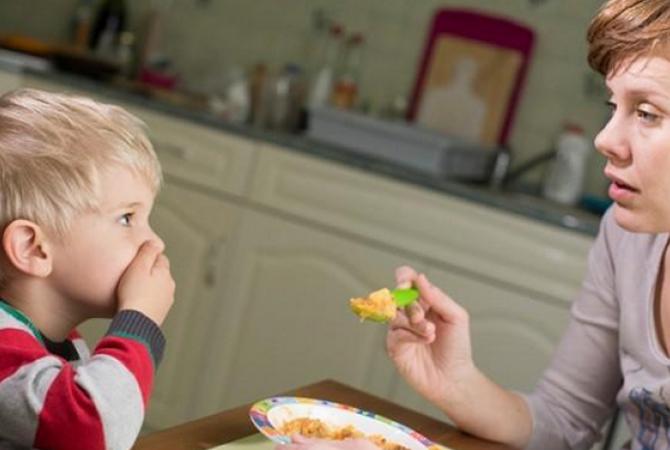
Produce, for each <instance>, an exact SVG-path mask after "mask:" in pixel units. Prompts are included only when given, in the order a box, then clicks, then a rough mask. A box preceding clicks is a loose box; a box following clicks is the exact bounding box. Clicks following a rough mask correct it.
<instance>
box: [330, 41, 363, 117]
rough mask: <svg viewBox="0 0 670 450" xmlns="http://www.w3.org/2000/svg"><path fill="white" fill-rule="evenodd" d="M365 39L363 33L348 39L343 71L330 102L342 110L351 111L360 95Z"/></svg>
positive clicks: (336, 82) (334, 87)
mask: <svg viewBox="0 0 670 450" xmlns="http://www.w3.org/2000/svg"><path fill="white" fill-rule="evenodd" d="M363 42H364V38H363V35H362V34H361V33H353V34H352V35H351V36H350V37H349V39H347V42H346V47H345V49H344V51H345V53H344V56H343V60H342V61H343V67H342V71H341V72H340V74H339V75H338V77H337V80H336V81H335V85H334V86H333V92H332V95H331V97H330V102H331V104H332V105H333V106H335V107H337V108H342V109H351V108H353V107H354V105H355V104H356V100H357V98H358V94H359V92H358V91H359V79H360V69H361V63H362V56H363Z"/></svg>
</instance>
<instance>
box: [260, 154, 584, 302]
mask: <svg viewBox="0 0 670 450" xmlns="http://www.w3.org/2000/svg"><path fill="white" fill-rule="evenodd" d="M251 196H252V198H253V199H254V200H255V201H257V202H260V203H263V204H264V205H267V206H269V207H272V208H278V209H281V210H284V211H287V212H290V213H292V214H295V215H298V216H301V217H303V218H305V219H306V220H310V221H314V222H319V223H321V224H323V225H325V226H328V227H330V228H339V229H342V230H346V232H348V233H355V234H357V235H359V236H362V237H364V238H366V239H369V240H371V241H376V242H377V243H378V244H379V245H382V246H387V247H393V248H398V249H401V250H404V251H406V252H409V254H414V255H417V256H420V257H423V258H426V259H427V260H428V261H429V262H430V263H434V264H438V265H442V266H443V267H445V268H447V269H449V270H456V271H460V272H461V273H465V274H467V273H471V274H477V276H479V277H485V278H486V279H488V280H490V282H497V283H503V285H511V286H514V287H516V288H523V289H526V290H530V291H532V292H533V293H538V294H539V295H541V296H545V297H550V298H553V299H559V300H561V301H571V300H572V299H573V297H574V295H575V293H576V292H577V290H578V287H579V285H580V284H581V280H582V277H583V276H584V271H585V267H586V257H587V253H588V249H589V248H590V245H591V242H592V238H591V237H589V236H583V235H580V234H577V233H573V232H570V231H567V230H561V229H558V228H555V227H552V226H549V225H546V224H542V223H539V222H535V221H533V220H529V219H526V218H523V217H520V216H516V215H512V214H508V213H505V212H501V211H499V210H496V209H493V208H488V207H485V206H482V205H478V204H475V203H472V202H468V201H464V200H461V199H459V198H456V197H453V196H449V195H446V194H442V193H438V192H435V191H430V190H427V189H423V188H420V187H417V186H413V185H410V184H406V183H401V182H396V181H393V180H390V179H388V178H385V177H381V176H377V175H373V174H371V173H368V172H365V171H363V170H359V169H354V168H351V167H346V166H343V165H339V164H336V163H333V162H328V161H325V160H322V159H318V158H315V157H309V156H306V155H302V154H297V153H296V152H292V151H288V150H282V149H280V148H277V147H272V146H269V145H266V146H264V147H262V151H261V153H260V154H259V162H258V169H257V173H256V176H255V178H254V185H253V187H252V190H251Z"/></svg>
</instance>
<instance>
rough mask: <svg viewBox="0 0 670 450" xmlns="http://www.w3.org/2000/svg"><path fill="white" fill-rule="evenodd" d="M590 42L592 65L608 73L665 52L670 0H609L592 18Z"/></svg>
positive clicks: (669, 29) (669, 40)
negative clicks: (640, 59)
mask: <svg viewBox="0 0 670 450" xmlns="http://www.w3.org/2000/svg"><path fill="white" fill-rule="evenodd" d="M587 41H588V44H589V53H588V61H589V65H590V66H591V67H592V68H593V69H594V70H596V71H598V72H600V73H601V74H602V75H605V76H607V75H609V74H611V73H614V72H616V71H618V70H620V69H622V68H624V65H628V64H630V63H632V62H634V61H635V60H636V59H638V58H640V57H643V56H650V55H654V54H657V53H660V52H661V51H665V50H667V48H668V44H669V43H670V1H668V0H609V1H608V2H606V3H605V4H603V6H602V7H601V8H600V10H599V11H598V13H597V14H596V16H595V17H594V18H593V20H592V21H591V24H590V26H589V29H588V32H587ZM665 56H666V57H668V56H670V54H668V55H665Z"/></svg>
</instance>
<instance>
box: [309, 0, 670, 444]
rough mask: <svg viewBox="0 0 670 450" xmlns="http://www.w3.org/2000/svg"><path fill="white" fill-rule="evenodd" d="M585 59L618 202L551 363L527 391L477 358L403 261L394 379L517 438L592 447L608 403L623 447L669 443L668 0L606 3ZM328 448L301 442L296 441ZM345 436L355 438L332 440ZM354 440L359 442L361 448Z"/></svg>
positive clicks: (461, 317)
mask: <svg viewBox="0 0 670 450" xmlns="http://www.w3.org/2000/svg"><path fill="white" fill-rule="evenodd" d="M588 42H589V46H590V47H589V63H590V65H591V66H592V67H593V68H594V69H595V70H597V71H599V72H600V73H602V74H603V75H604V76H605V78H606V83H607V86H608V88H609V90H610V92H611V96H610V101H609V104H610V106H611V109H612V115H611V118H610V120H609V122H608V123H607V125H606V126H605V127H604V129H603V130H602V131H601V132H600V133H599V134H598V136H597V137H596V139H595V145H596V148H597V149H598V151H599V152H600V153H601V154H603V155H604V156H605V157H606V159H607V165H606V167H605V175H606V176H607V177H608V178H609V179H610V180H611V185H610V188H609V195H610V197H611V198H612V199H613V200H614V205H613V206H612V208H610V210H609V211H608V212H607V213H606V214H605V216H604V218H603V220H602V223H601V228H600V232H599V234H598V237H597V239H596V241H595V243H594V246H593V248H592V249H591V252H590V255H589V266H588V267H589V268H588V273H587V274H586V278H585V281H584V284H583V287H582V290H581V292H580V294H579V296H578V297H577V299H576V301H575V303H574V304H573V307H572V311H571V320H570V323H569V325H568V328H567V330H566V332H565V335H564V336H563V338H562V340H561V342H560V344H559V346H558V349H557V350H556V352H555V354H554V357H553V360H552V362H551V364H550V366H549V368H548V369H547V370H546V372H545V374H544V375H543V377H542V379H541V380H540V382H539V384H538V385H537V388H536V390H535V391H534V392H533V393H531V394H529V395H522V394H518V393H516V392H510V391H507V390H505V389H503V388H501V387H500V386H498V385H496V384H495V383H493V382H492V381H491V380H490V379H489V378H487V377H486V375H484V374H483V373H482V372H480V371H479V369H478V368H477V367H476V366H475V365H474V363H473V360H472V355H471V345H470V331H469V322H468V315H467V312H466V311H465V310H464V309H463V308H462V307H461V306H459V305H458V304H457V303H456V302H454V301H453V300H452V299H451V298H449V296H448V295H446V294H445V293H443V292H442V291H441V290H440V289H438V288H437V287H435V286H433V285H432V284H431V283H430V281H429V280H428V279H427V278H426V277H425V276H423V275H419V274H417V273H416V272H415V271H414V270H413V269H411V268H409V267H402V268H400V269H398V270H397V274H396V276H397V281H398V284H399V285H400V286H406V285H409V284H415V285H416V286H417V287H418V288H419V290H420V291H421V296H422V299H421V302H420V304H419V305H416V306H415V307H413V308H412V309H411V310H409V311H406V312H405V313H402V314H399V316H398V317H397V318H396V319H395V320H394V321H393V323H392V324H391V326H390V329H389V333H388V339H387V344H388V350H389V354H390V357H391V359H392V360H393V362H394V363H395V365H396V366H397V368H398V370H399V372H400V373H401V374H402V376H403V377H404V378H405V379H406V380H407V381H408V382H409V383H410V384H411V385H412V387H413V388H414V389H416V390H417V391H418V392H419V393H421V394H422V395H423V396H424V397H426V398H427V399H428V400H430V401H431V402H432V403H434V404H435V405H437V406H438V407H439V408H440V409H441V410H442V411H444V413H445V414H446V415H447V416H448V417H449V418H450V419H451V420H452V421H453V422H454V423H455V424H456V425H457V426H458V427H459V428H461V429H462V430H464V431H467V432H469V433H471V434H474V435H476V436H480V437H482V438H486V439H490V440H493V441H498V442H502V443H505V444H508V445H511V446H514V447H517V448H532V449H544V450H548V449H588V448H590V447H591V446H592V445H593V443H594V442H595V441H597V440H598V439H599V437H600V430H601V429H602V428H603V425H604V424H605V422H606V421H607V419H608V418H609V417H610V416H611V414H612V412H613V411H614V409H615V407H616V405H617V404H618V407H619V408H620V409H621V411H622V413H623V415H624V417H625V418H626V422H627V424H628V426H629V428H630V431H631V435H632V440H631V442H630V448H632V449H645V450H647V449H661V448H664V449H666V448H670V357H669V356H668V354H669V353H668V352H669V350H670V256H668V255H669V254H668V236H669V232H670V0H609V1H607V2H606V3H605V4H604V5H603V7H602V8H601V10H600V11H599V12H598V14H597V15H596V17H595V18H594V19H593V21H592V23H591V25H590V27H589V31H588ZM325 445H327V446H332V445H333V444H325V443H323V442H321V443H319V442H316V443H315V442H314V441H306V442H305V441H303V440H300V441H299V442H298V443H296V447H314V446H325ZM342 445H346V446H350V447H351V446H352V443H346V444H342ZM363 445H364V444H362V443H359V445H358V447H357V448H361V447H362V446H363Z"/></svg>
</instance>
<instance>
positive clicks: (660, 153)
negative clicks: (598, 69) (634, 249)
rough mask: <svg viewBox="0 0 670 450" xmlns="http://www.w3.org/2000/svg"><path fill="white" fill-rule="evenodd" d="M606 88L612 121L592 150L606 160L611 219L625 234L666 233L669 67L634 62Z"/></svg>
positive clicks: (669, 209) (669, 218)
mask: <svg viewBox="0 0 670 450" xmlns="http://www.w3.org/2000/svg"><path fill="white" fill-rule="evenodd" d="M607 86H608V88H609V90H610V92H611V96H610V102H609V103H610V105H611V107H612V116H611V118H610V119H609V122H608V123H607V124H606V125H605V127H604V128H603V129H602V131H601V132H600V133H599V134H598V136H597V137H596V139H595V145H596V148H597V149H598V151H599V152H600V153H602V154H603V155H604V156H605V157H606V158H607V165H606V167H605V175H606V176H607V178H609V180H610V181H611V184H610V188H609V195H610V197H611V198H612V200H614V202H615V206H614V217H615V219H616V221H617V223H618V224H619V225H621V226H622V227H624V228H626V229H628V230H630V231H635V232H646V233H657V232H666V231H670V61H669V60H666V59H663V58H660V57H650V58H640V59H639V60H637V61H635V62H634V63H633V64H631V65H630V66H624V69H622V70H620V71H618V72H616V73H613V74H610V75H609V76H608V77H607Z"/></svg>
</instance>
